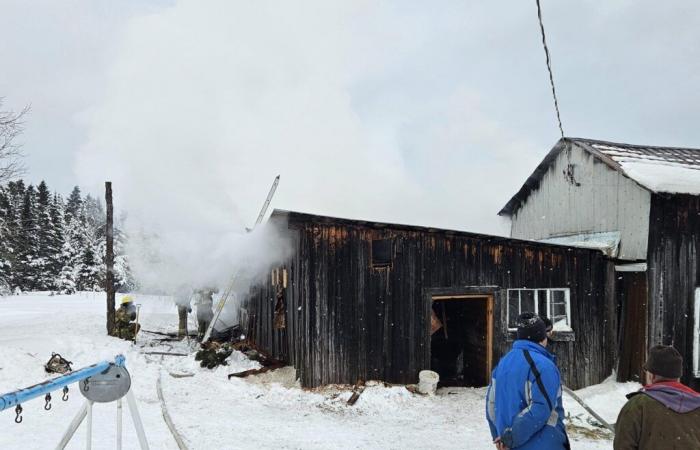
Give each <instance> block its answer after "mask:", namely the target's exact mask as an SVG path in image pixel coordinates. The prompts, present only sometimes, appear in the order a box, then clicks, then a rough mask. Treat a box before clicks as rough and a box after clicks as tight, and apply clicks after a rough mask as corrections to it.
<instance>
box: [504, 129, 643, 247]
mask: <svg viewBox="0 0 700 450" xmlns="http://www.w3.org/2000/svg"><path fill="white" fill-rule="evenodd" d="M566 145H567V148H566V149H565V150H564V151H562V152H561V153H560V154H559V156H558V157H557V158H556V159H555V161H554V162H553V163H552V166H551V167H550V169H549V171H548V172H547V173H546V174H545V175H544V177H543V178H542V180H541V181H540V185H539V188H538V189H536V190H534V191H532V192H531V193H530V195H529V196H528V198H527V200H526V201H525V203H523V204H522V205H521V206H520V208H519V209H518V210H517V212H516V213H515V215H513V216H512V217H511V237H513V238H518V239H534V240H537V239H545V238H550V237H554V236H563V235H569V234H576V233H588V232H605V231H619V232H620V253H619V255H618V257H619V258H620V259H625V260H643V259H645V258H646V251H647V237H648V233H649V228H648V223H649V202H650V194H649V192H648V191H647V190H645V189H643V188H641V187H640V186H639V185H638V184H636V183H635V182H634V181H632V180H630V179H629V178H627V177H625V176H623V175H622V174H620V173H619V172H617V171H615V170H613V169H611V168H610V167H608V166H607V165H605V164H604V163H602V162H600V161H598V160H597V159H596V158H595V157H593V156H591V154H590V153H588V152H586V151H584V150H582V149H580V148H578V147H577V146H575V145H574V144H572V143H571V142H568V143H567V144H566ZM569 164H572V165H573V178H570V177H568V176H567V169H568V167H569Z"/></svg>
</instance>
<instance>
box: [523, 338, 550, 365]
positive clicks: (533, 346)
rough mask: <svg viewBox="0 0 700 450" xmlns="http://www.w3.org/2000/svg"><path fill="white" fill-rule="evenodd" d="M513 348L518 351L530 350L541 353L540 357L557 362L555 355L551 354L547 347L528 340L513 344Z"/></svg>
mask: <svg viewBox="0 0 700 450" xmlns="http://www.w3.org/2000/svg"><path fill="white" fill-rule="evenodd" d="M513 348H514V349H518V350H529V351H530V352H534V353H539V354H540V355H543V356H546V357H547V358H549V359H550V360H552V361H556V358H555V357H554V354H552V353H550V351H549V350H547V349H546V348H545V347H542V346H541V345H540V344H538V343H536V342H532V341H528V340H526V339H518V340H516V341H515V342H513Z"/></svg>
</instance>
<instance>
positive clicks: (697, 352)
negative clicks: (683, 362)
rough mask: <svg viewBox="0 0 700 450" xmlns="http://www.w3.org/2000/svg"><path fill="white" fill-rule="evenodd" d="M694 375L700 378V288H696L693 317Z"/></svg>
mask: <svg viewBox="0 0 700 450" xmlns="http://www.w3.org/2000/svg"><path fill="white" fill-rule="evenodd" d="M693 317H694V319H695V320H693V322H694V323H693V335H694V336H695V339H693V375H694V376H695V377H696V378H700V287H697V288H695V315H694V316H693Z"/></svg>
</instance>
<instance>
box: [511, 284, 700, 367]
mask: <svg viewBox="0 0 700 450" xmlns="http://www.w3.org/2000/svg"><path fill="white" fill-rule="evenodd" d="M513 291H518V311H521V310H522V305H521V303H520V302H521V300H522V299H521V296H520V292H522V291H533V292H534V294H535V311H534V312H535V314H538V315H539V304H540V302H539V296H540V292H541V291H546V292H547V294H546V295H547V299H546V303H547V310H548V311H549V310H551V309H552V308H551V298H552V297H551V293H552V292H564V301H565V308H566V320H567V322H568V323H569V324H568V327H567V328H565V329H559V330H554V331H564V332H570V331H573V328H572V327H571V325H572V324H571V289H569V288H516V289H506V321H507V320H508V318H509V317H510V301H509V299H510V293H511V292H513ZM697 292H700V288H698V290H697V291H696V299H697V298H698V294H697ZM699 308H700V300H698V301H696V303H695V311H696V313H695V315H696V317H697V316H698V310H699ZM695 322H696V326H697V324H698V320H696V321H695ZM508 331H517V328H510V327H508ZM698 339H699V340H700V336H699V337H698ZM696 347H700V342H698V343H697V345H696ZM698 351H700V348H698ZM697 360H698V358H695V361H696V364H697Z"/></svg>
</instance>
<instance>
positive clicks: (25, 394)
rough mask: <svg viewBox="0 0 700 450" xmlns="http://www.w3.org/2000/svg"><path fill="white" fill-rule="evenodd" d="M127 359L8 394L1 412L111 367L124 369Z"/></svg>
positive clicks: (0, 397)
mask: <svg viewBox="0 0 700 450" xmlns="http://www.w3.org/2000/svg"><path fill="white" fill-rule="evenodd" d="M125 361H126V359H125V358H124V356H122V355H117V356H116V357H115V358H114V362H110V361H102V362H99V363H97V364H93V365H91V366H87V367H83V368H82V369H78V370H76V371H73V372H70V373H67V374H65V375H61V376H60V377H56V378H54V379H51V380H46V381H44V382H43V383H39V384H35V385H34V386H29V387H28V388H24V389H18V390H16V391H12V392H8V393H7V394H3V395H0V411H3V410H5V409H8V408H11V407H13V406H15V405H19V404H22V403H24V402H27V401H29V400H32V399H35V398H37V397H43V396H45V395H46V394H48V393H49V392H53V391H57V390H59V389H62V388H63V387H65V386H68V385H69V384H73V383H75V382H78V381H82V380H84V379H86V378H89V377H91V376H93V375H97V374H98V373H101V372H104V371H105V370H107V369H108V368H109V366H110V365H112V364H114V365H117V366H120V367H124V363H125Z"/></svg>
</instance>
